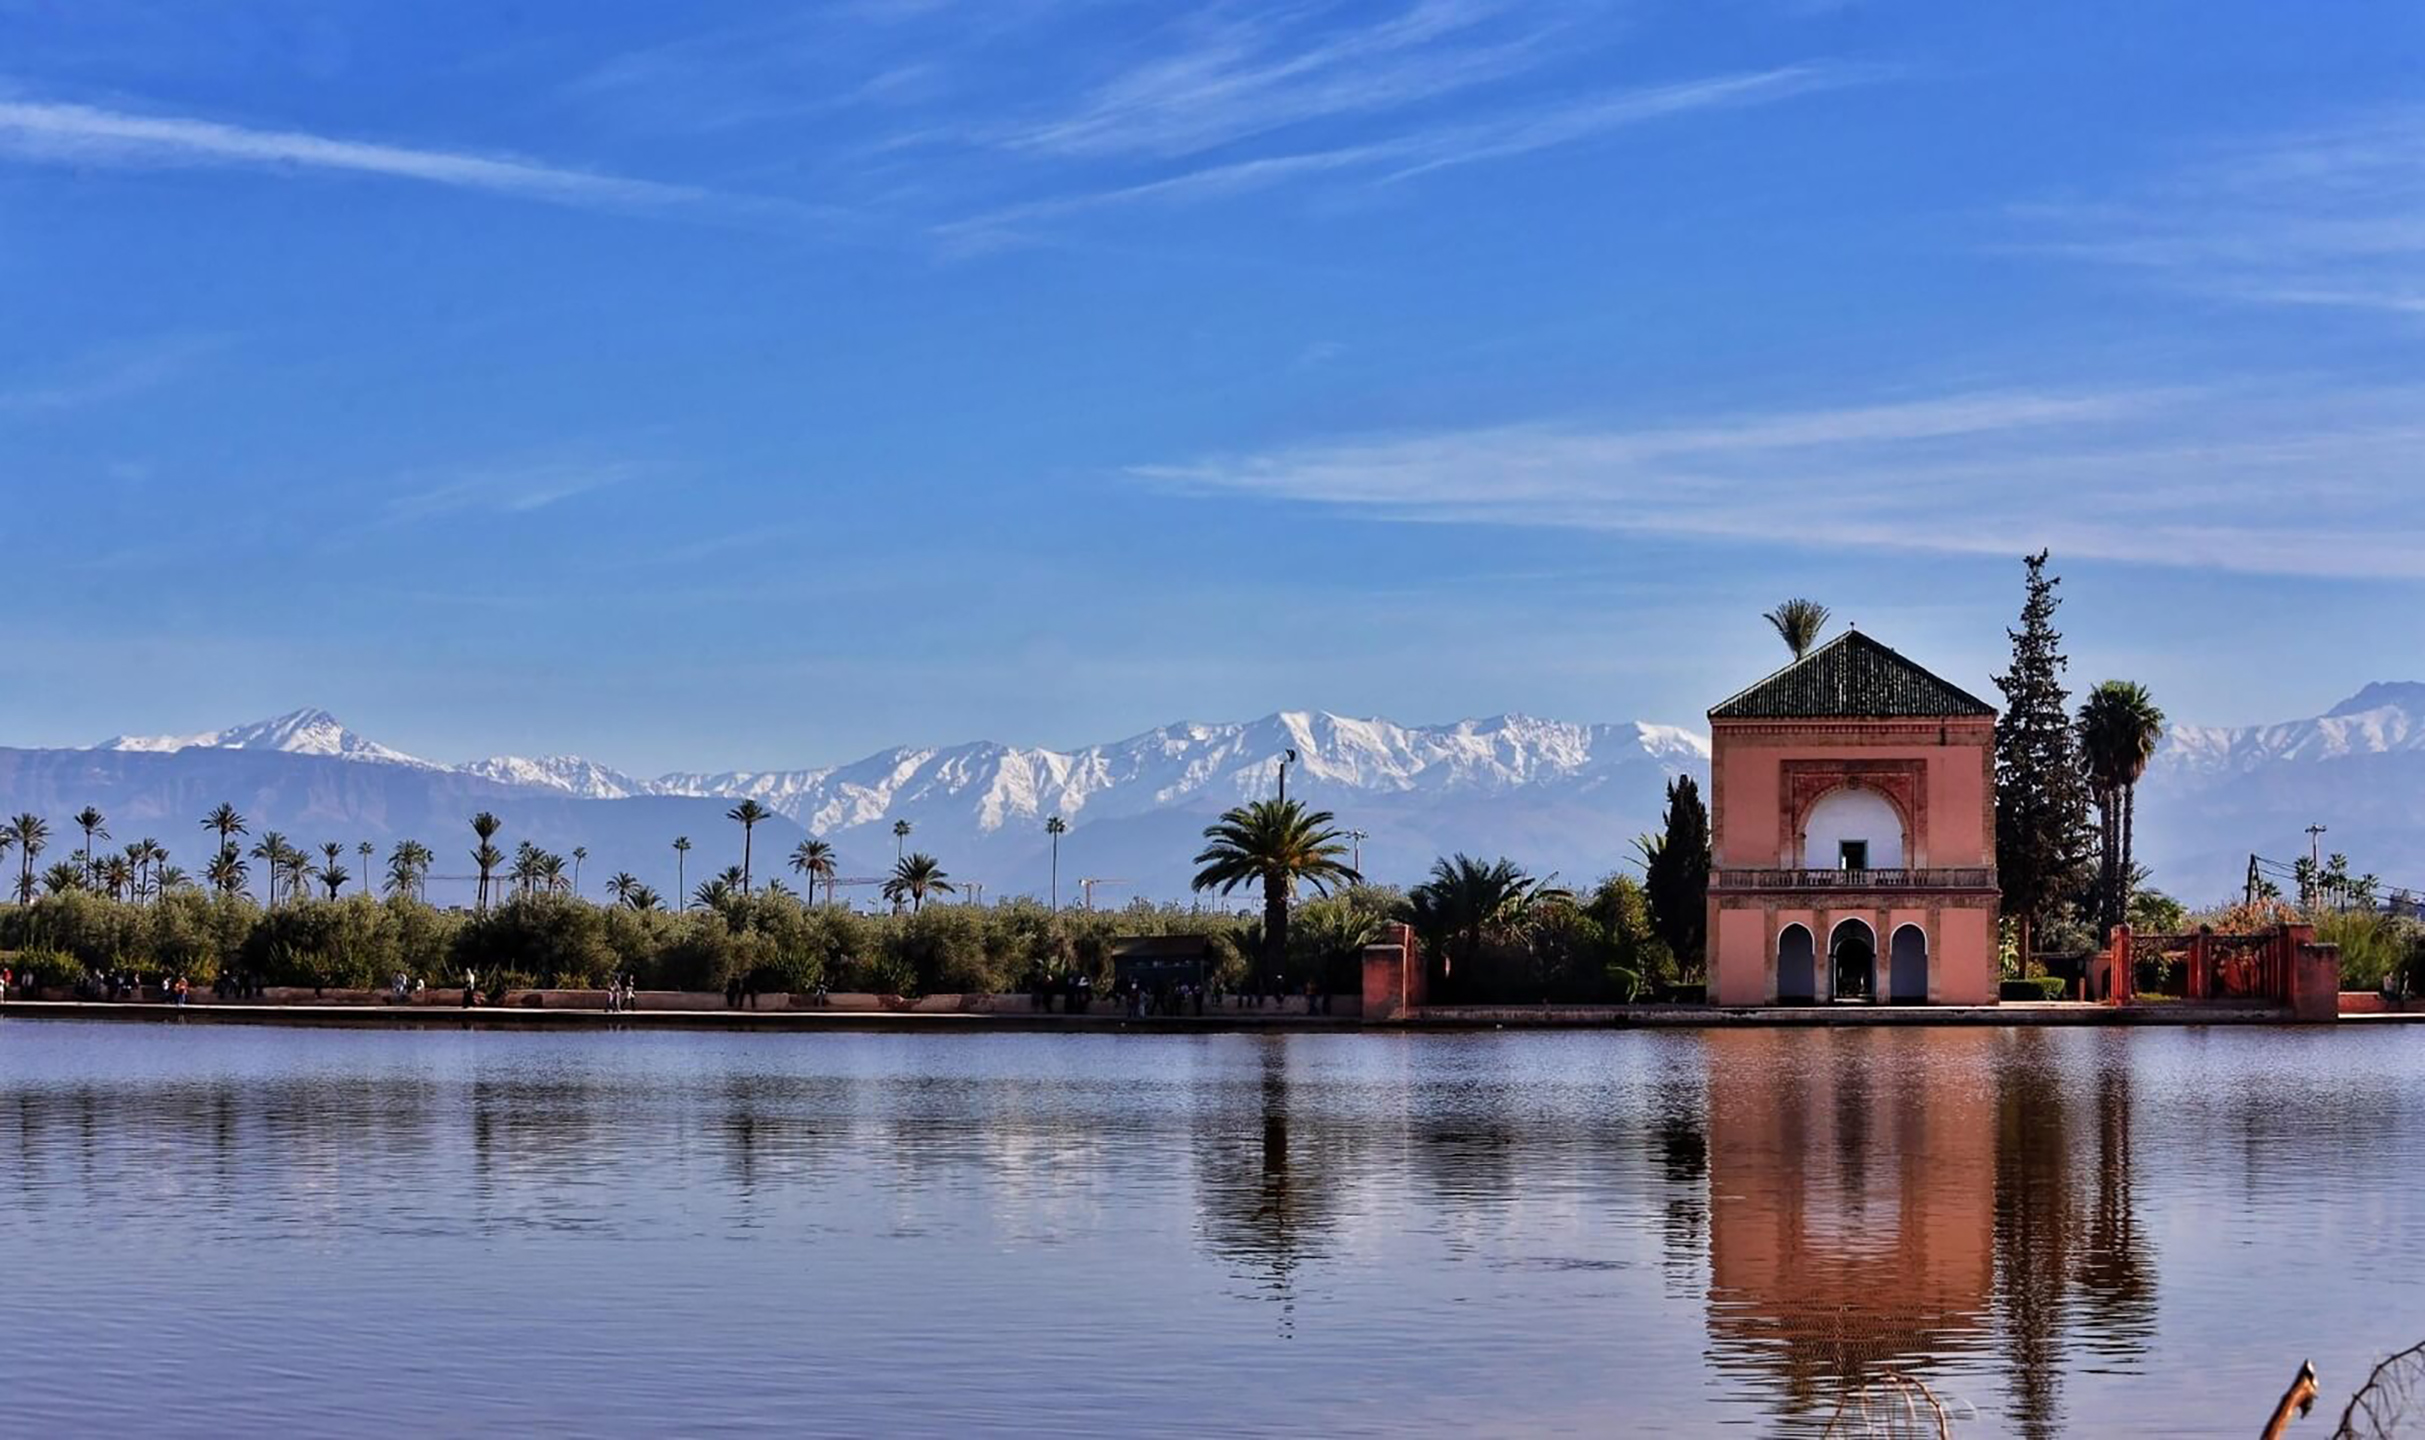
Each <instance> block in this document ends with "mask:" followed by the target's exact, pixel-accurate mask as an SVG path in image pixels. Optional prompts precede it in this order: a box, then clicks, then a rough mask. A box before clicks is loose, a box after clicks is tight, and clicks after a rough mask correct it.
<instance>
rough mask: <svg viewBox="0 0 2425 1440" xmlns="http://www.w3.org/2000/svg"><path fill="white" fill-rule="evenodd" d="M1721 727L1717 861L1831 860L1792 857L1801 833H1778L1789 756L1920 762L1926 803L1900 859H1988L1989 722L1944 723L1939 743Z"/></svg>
mask: <svg viewBox="0 0 2425 1440" xmlns="http://www.w3.org/2000/svg"><path fill="white" fill-rule="evenodd" d="M1728 732H1729V727H1726V726H1723V725H1721V726H1717V727H1715V733H1714V734H1713V736H1712V752H1713V753H1712V756H1711V761H1710V765H1711V771H1712V783H1713V784H1714V786H1715V787H1716V788H1715V792H1714V793H1715V794H1716V795H1718V796H1719V797H1721V801H1722V803H1721V804H1720V807H1719V815H1718V825H1719V831H1718V834H1717V835H1716V836H1715V837H1713V840H1714V845H1713V848H1714V850H1715V852H1716V853H1715V857H1714V858H1715V860H1716V863H1717V864H1718V865H1720V866H1739V867H1748V868H1762V869H1764V868H1769V867H1778V868H1786V867H1791V866H1793V865H1796V864H1799V863H1812V864H1819V865H1827V864H1833V863H1834V861H1833V859H1832V857H1823V858H1821V859H1818V860H1815V861H1805V860H1804V859H1803V858H1802V857H1798V856H1796V854H1795V853H1794V851H1795V847H1796V846H1797V845H1798V844H1799V843H1800V840H1801V837H1800V836H1798V835H1787V834H1784V833H1782V829H1783V827H1782V824H1781V822H1780V818H1779V815H1778V811H1777V799H1778V790H1779V788H1780V786H1781V784H1782V776H1783V774H1784V767H1785V763H1786V762H1787V761H1789V760H1821V761H1825V760H1919V761H1922V762H1924V764H1925V767H1926V769H1925V773H1926V775H1927V789H1928V810H1927V814H1926V816H1925V817H1924V823H1923V824H1922V825H1921V826H1919V827H1918V829H1919V831H1920V833H1916V834H1914V835H1913V836H1912V837H1911V841H1912V848H1911V850H1910V852H1909V854H1908V857H1907V860H1906V863H1907V864H1910V865H1911V866H1913V867H1914V868H1948V867H1962V866H1974V865H1993V864H1994V863H1995V807H1994V805H1993V804H1992V802H1991V801H1990V799H1989V795H1988V785H1989V771H1990V763H1991V762H1990V756H1991V751H1992V747H1993V740H1994V730H1993V728H1992V725H1987V726H1982V725H1977V724H1969V725H1961V726H1954V727H1949V730H1948V735H1949V743H1946V744H1942V745H1940V744H1936V743H1933V740H1930V739H1917V738H1915V739H1912V740H1909V741H1903V742H1900V743H1891V744H1864V745H1844V744H1808V743H1795V744H1781V743H1778V742H1776V741H1774V740H1771V739H1768V738H1767V737H1766V736H1764V735H1763V736H1759V737H1757V738H1754V737H1751V736H1746V737H1743V738H1740V739H1738V738H1736V737H1735V736H1733V735H1731V734H1729V733H1728Z"/></svg>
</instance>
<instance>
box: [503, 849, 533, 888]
mask: <svg viewBox="0 0 2425 1440" xmlns="http://www.w3.org/2000/svg"><path fill="white" fill-rule="evenodd" d="M539 858H540V852H539V847H538V846H536V845H533V844H532V843H531V842H529V841H528V840H525V841H523V842H522V843H521V844H519V845H516V846H515V847H514V868H513V869H511V870H508V871H507V872H505V873H506V878H507V879H510V880H512V881H513V882H514V895H515V896H516V897H517V898H520V897H522V896H526V895H528V894H530V892H531V887H532V886H534V885H536V884H537V883H538V881H539Z"/></svg>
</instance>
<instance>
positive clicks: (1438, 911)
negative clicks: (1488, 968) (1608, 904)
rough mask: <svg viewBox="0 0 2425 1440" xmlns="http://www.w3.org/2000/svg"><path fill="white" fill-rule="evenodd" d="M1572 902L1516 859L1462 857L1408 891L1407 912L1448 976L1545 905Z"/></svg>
mask: <svg viewBox="0 0 2425 1440" xmlns="http://www.w3.org/2000/svg"><path fill="white" fill-rule="evenodd" d="M1572 899H1574V896H1573V895H1572V894H1570V893H1568V892H1567V891H1565V890H1561V889H1557V888H1555V887H1553V886H1551V885H1550V884H1549V883H1548V882H1547V881H1544V880H1536V879H1534V878H1533V877H1532V876H1530V875H1527V874H1526V873H1524V871H1522V870H1520V869H1518V868H1517V866H1516V863H1515V862H1514V861H1513V860H1507V859H1501V860H1497V861H1494V862H1492V863H1490V864H1487V865H1486V864H1484V863H1482V862H1481V861H1479V860H1476V859H1474V858H1473V857H1472V856H1470V855H1458V856H1455V857H1453V858H1450V859H1445V860H1436V861H1434V862H1432V867H1431V878H1429V879H1428V880H1425V881H1424V882H1423V883H1422V884H1420V885H1417V886H1416V887H1415V888H1414V889H1412V890H1410V891H1408V892H1407V896H1406V907H1405V914H1406V919H1407V921H1408V923H1409V924H1411V925H1412V926H1413V927H1414V930H1415V933H1416V934H1417V935H1419V936H1421V937H1422V939H1423V942H1424V944H1425V946H1426V948H1428V949H1430V950H1432V951H1433V952H1434V953H1436V954H1438V955H1440V956H1441V960H1442V973H1443V974H1447V973H1449V972H1450V971H1451V970H1453V968H1454V966H1455V963H1456V962H1457V961H1458V960H1463V961H1465V962H1467V964H1468V965H1469V966H1470V965H1471V963H1472V962H1473V961H1474V960H1475V959H1476V958H1478V957H1479V956H1480V954H1481V951H1482V947H1483V945H1484V944H1485V943H1487V942H1488V941H1491V940H1494V939H1499V938H1502V937H1506V936H1512V935H1515V934H1519V933H1521V932H1522V931H1523V930H1524V929H1525V928H1526V927H1527V926H1528V925H1530V924H1531V922H1532V920H1533V918H1534V916H1535V915H1536V914H1537V913H1538V912H1539V910H1540V908H1541V907H1542V906H1544V905H1547V904H1551V903H1553V902H1560V901H1571V900H1572Z"/></svg>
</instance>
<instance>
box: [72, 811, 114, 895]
mask: <svg viewBox="0 0 2425 1440" xmlns="http://www.w3.org/2000/svg"><path fill="white" fill-rule="evenodd" d="M76 828H77V829H79V830H82V831H83V832H84V880H85V883H86V884H87V885H90V884H91V883H92V879H93V840H94V839H95V837H98V838H100V839H103V840H107V839H108V838H109V823H108V822H107V821H106V820H104V819H103V818H102V816H101V812H100V811H98V810H96V809H94V808H93V807H92V806H90V805H87V806H85V807H84V808H83V809H81V810H79V811H77V812H76Z"/></svg>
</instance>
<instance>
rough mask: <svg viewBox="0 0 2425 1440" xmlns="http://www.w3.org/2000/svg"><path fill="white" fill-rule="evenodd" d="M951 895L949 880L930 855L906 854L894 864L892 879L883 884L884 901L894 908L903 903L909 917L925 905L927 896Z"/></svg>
mask: <svg viewBox="0 0 2425 1440" xmlns="http://www.w3.org/2000/svg"><path fill="white" fill-rule="evenodd" d="M951 893H952V885H951V877H950V876H949V875H946V874H945V873H943V867H942V866H941V865H939V864H937V863H936V862H935V857H934V856H932V855H926V854H916V855H908V856H904V857H903V858H902V859H900V860H896V861H894V862H893V874H892V878H891V879H890V880H887V881H885V882H884V898H885V899H887V900H890V901H891V902H893V903H894V904H895V905H898V904H900V903H901V902H902V901H903V900H907V901H908V902H909V913H911V914H912V915H915V914H917V913H918V907H919V906H921V905H923V904H924V903H925V902H926V897H927V896H928V895H949V894H951Z"/></svg>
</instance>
